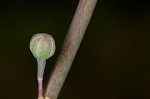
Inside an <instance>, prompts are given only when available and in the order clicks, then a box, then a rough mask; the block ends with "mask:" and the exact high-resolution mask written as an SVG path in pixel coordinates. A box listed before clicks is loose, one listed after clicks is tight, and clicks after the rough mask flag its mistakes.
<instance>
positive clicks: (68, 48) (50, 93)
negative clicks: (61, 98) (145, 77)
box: [45, 0, 97, 99]
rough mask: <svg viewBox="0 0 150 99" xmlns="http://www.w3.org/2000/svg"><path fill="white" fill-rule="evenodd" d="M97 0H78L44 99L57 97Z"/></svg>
mask: <svg viewBox="0 0 150 99" xmlns="http://www.w3.org/2000/svg"><path fill="white" fill-rule="evenodd" d="M96 2H97V0H80V1H79V5H78V7H77V10H76V13H75V15H74V18H73V20H72V23H71V26H70V28H69V31H68V33H67V35H66V38H65V40H64V43H63V46H62V49H61V53H60V55H59V57H58V60H57V61H56V64H55V68H54V70H53V72H52V75H51V77H50V80H49V82H48V85H47V89H46V92H45V97H46V99H57V97H58V94H59V92H60V90H61V88H62V85H63V83H64V81H65V78H66V76H67V74H68V71H69V69H70V67H71V64H72V62H73V60H74V57H75V55H76V52H77V50H78V48H79V46H80V43H81V41H82V38H83V36H84V33H85V31H86V28H87V26H88V24H89V21H90V19H91V16H92V13H93V11H94V8H95V5H96Z"/></svg>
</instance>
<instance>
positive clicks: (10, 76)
mask: <svg viewBox="0 0 150 99" xmlns="http://www.w3.org/2000/svg"><path fill="white" fill-rule="evenodd" d="M77 4H78V0H43V1H42V0H40V1H37V0H12V1H7V0H6V1H0V99H37V81H36V69H37V67H36V59H35V58H34V57H33V55H32V54H31V52H30V50H29V42H30V38H31V37H32V35H33V34H35V33H37V32H46V33H49V34H51V35H52V36H53V37H54V38H55V41H56V46H57V50H56V53H55V55H54V56H53V57H52V58H51V59H48V61H47V66H46V71H45V76H44V77H45V78H44V83H45V84H46V83H47V81H48V78H49V75H50V72H51V70H52V68H53V65H54V63H55V60H56V58H57V55H58V53H59V49H60V48H61V44H62V42H63V39H64V37H65V35H66V33H67V30H68V28H69V25H70V23H71V20H72V17H73V15H74V12H75V9H76V7H77ZM149 33H150V3H149V2H146V1H144V0H141V1H137V0H98V3H97V6H96V9H95V11H94V14H93V17H92V19H91V22H90V24H89V26H88V29H87V31H86V34H85V36H84V39H83V41H82V44H81V46H80V48H79V51H78V53H77V55H76V58H75V60H74V63H73V65H72V68H71V70H70V72H69V75H68V77H67V79H66V81H65V84H64V86H63V88H62V90H61V93H60V95H59V98H58V99H149V98H150V39H149V38H150V34H149Z"/></svg>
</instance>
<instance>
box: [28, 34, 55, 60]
mask: <svg viewBox="0 0 150 99" xmlns="http://www.w3.org/2000/svg"><path fill="white" fill-rule="evenodd" d="M55 49H56V48H55V41H54V39H53V37H52V36H51V35H49V34H46V33H37V34H35V35H33V36H32V38H31V41H30V50H31V52H32V54H33V56H34V57H35V58H37V59H40V60H45V59H48V58H49V57H51V56H53V54H54V52H55Z"/></svg>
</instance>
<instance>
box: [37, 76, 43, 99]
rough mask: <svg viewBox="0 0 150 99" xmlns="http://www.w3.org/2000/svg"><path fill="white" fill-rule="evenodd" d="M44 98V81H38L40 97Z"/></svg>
mask: <svg viewBox="0 0 150 99" xmlns="http://www.w3.org/2000/svg"><path fill="white" fill-rule="evenodd" d="M42 96H43V80H42V79H38V97H42Z"/></svg>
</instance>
